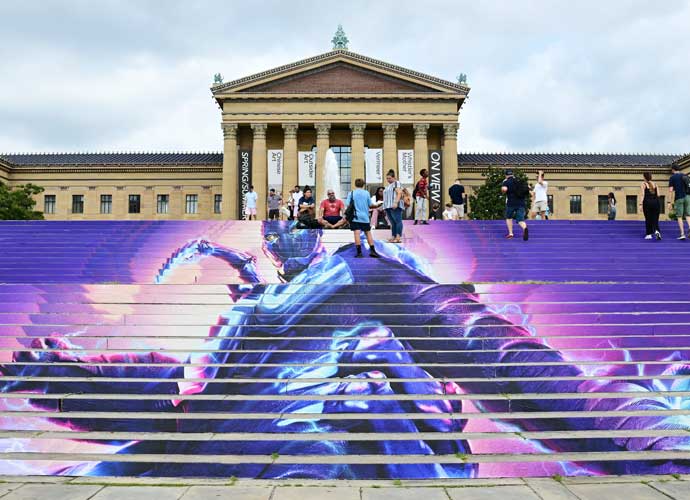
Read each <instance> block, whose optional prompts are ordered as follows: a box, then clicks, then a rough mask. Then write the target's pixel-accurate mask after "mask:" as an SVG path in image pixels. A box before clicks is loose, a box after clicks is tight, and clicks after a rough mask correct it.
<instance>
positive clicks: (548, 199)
mask: <svg viewBox="0 0 690 500" xmlns="http://www.w3.org/2000/svg"><path fill="white" fill-rule="evenodd" d="M546 204H547V206H548V207H549V213H548V215H549V216H551V215H553V195H552V194H548V195H546Z"/></svg>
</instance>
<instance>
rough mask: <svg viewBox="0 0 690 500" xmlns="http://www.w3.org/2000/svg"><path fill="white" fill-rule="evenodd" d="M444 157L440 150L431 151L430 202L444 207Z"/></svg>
mask: <svg viewBox="0 0 690 500" xmlns="http://www.w3.org/2000/svg"><path fill="white" fill-rule="evenodd" d="M442 158H443V155H442V154H441V151H440V150H438V149H431V150H429V200H430V202H431V204H433V203H438V204H439V205H440V206H443V203H442V202H443V193H442V191H441V189H442V188H443V186H442V185H441V179H442V178H443V177H442V172H441V160H442Z"/></svg>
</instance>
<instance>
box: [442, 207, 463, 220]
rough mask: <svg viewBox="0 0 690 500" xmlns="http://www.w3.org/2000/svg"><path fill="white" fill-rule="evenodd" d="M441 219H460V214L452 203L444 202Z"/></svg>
mask: <svg viewBox="0 0 690 500" xmlns="http://www.w3.org/2000/svg"><path fill="white" fill-rule="evenodd" d="M443 220H460V215H459V214H458V211H457V210H456V209H455V207H454V206H453V204H452V203H446V209H445V210H444V211H443Z"/></svg>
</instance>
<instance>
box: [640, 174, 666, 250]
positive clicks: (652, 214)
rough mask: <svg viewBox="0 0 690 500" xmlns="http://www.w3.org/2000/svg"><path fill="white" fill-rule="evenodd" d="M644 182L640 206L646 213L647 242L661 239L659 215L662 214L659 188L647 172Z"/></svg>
mask: <svg viewBox="0 0 690 500" xmlns="http://www.w3.org/2000/svg"><path fill="white" fill-rule="evenodd" d="M643 176H644V182H643V183H642V186H641V189H642V196H641V198H640V199H641V200H642V201H641V202H640V206H641V207H642V213H644V222H645V237H644V239H645V240H651V239H653V238H656V239H657V240H660V239H661V231H659V213H660V212H661V205H660V204H659V188H658V186H657V185H656V183H655V182H653V181H652V174H651V173H650V172H645V173H644V174H643Z"/></svg>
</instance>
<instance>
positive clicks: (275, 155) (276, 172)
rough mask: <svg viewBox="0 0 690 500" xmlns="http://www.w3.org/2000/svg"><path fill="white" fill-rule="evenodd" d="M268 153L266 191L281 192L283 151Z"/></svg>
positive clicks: (277, 150) (269, 151)
mask: <svg viewBox="0 0 690 500" xmlns="http://www.w3.org/2000/svg"><path fill="white" fill-rule="evenodd" d="M267 153H268V189H271V188H273V189H275V190H276V192H278V193H280V192H281V191H282V190H283V150H282V149H269V150H268V151H267Z"/></svg>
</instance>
